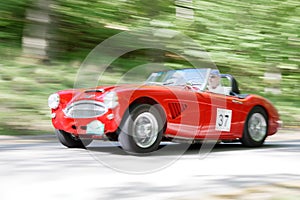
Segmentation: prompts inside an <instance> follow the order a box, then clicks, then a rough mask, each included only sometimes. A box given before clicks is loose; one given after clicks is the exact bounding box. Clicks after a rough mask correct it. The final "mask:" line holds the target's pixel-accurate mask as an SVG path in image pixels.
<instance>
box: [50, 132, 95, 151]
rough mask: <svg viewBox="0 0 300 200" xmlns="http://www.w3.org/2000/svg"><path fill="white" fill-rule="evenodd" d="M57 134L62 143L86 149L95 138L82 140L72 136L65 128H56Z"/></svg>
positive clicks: (69, 146)
mask: <svg viewBox="0 0 300 200" xmlns="http://www.w3.org/2000/svg"><path fill="white" fill-rule="evenodd" d="M55 133H56V136H57V138H58V140H59V141H60V143H61V144H62V145H64V146H66V147H68V148H83V149H85V148H86V146H88V145H89V144H90V143H91V142H92V141H93V140H92V139H84V140H81V139H79V138H76V137H75V136H72V135H71V133H67V132H65V131H63V130H58V129H56V130H55Z"/></svg>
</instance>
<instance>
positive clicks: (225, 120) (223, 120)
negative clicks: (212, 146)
mask: <svg viewBox="0 0 300 200" xmlns="http://www.w3.org/2000/svg"><path fill="white" fill-rule="evenodd" d="M231 118H232V110H227V109H222V108H217V116H216V130H218V131H230V126H231Z"/></svg>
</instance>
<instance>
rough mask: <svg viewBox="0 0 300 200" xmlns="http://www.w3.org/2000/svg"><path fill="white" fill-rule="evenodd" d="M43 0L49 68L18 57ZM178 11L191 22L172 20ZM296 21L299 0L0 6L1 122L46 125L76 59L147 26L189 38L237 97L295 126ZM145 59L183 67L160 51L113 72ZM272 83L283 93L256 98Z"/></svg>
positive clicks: (118, 0) (126, 61)
mask: <svg viewBox="0 0 300 200" xmlns="http://www.w3.org/2000/svg"><path fill="white" fill-rule="evenodd" d="M43 1H47V2H48V3H49V5H48V4H47V5H48V8H47V9H48V10H49V16H50V22H49V24H48V26H49V28H48V30H47V35H46V39H47V40H48V42H49V47H48V49H47V51H48V55H49V58H50V63H51V65H49V66H45V65H40V64H36V63H35V62H24V60H23V55H22V37H23V36H24V27H25V26H26V24H28V23H32V21H31V22H30V19H28V17H26V16H27V15H28V12H29V8H30V9H38V8H37V7H36V5H37V4H38V3H40V2H43ZM178 8H179V9H183V10H185V11H186V12H190V13H192V14H193V17H190V18H189V17H180V16H178V14H176V11H177V10H178ZM299 24H300V2H299V0H268V1H266V0H253V1H239V0H223V1H217V0H200V1H198V0H193V1H192V3H189V1H178V0H177V1H176V0H152V1H148V0H130V1H129V0H114V1H106V0H89V1H82V0H8V1H1V2H0V64H1V66H0V67H1V68H0V72H1V78H0V83H1V85H0V94H1V99H0V100H1V105H0V119H1V123H0V125H1V124H2V125H3V124H4V125H9V124H10V123H7V120H9V121H10V122H11V121H16V119H18V120H21V121H22V120H24V123H23V124H24V126H27V125H28V124H29V123H31V122H30V121H31V120H29V118H34V120H33V121H34V122H35V123H37V122H38V121H43V120H45V121H44V122H43V123H44V124H45V123H46V120H49V119H48V118H47V117H46V113H47V111H48V110H47V107H46V104H47V103H46V99H47V96H48V95H49V93H51V92H54V91H56V90H60V89H66V88H70V87H73V81H74V78H75V75H76V72H77V70H78V67H79V65H80V62H82V61H83V60H84V58H85V56H86V55H87V54H88V53H89V52H90V51H91V50H92V49H93V48H94V47H96V46H97V45H98V44H99V43H101V42H102V41H104V40H105V39H107V38H109V37H110V36H113V35H115V34H117V33H120V32H122V31H124V30H132V29H134V28H138V27H153V28H165V29H171V30H176V31H180V32H182V33H183V34H186V35H187V36H189V37H191V38H192V39H194V40H195V41H196V42H197V43H198V45H200V46H201V47H202V48H203V49H204V50H205V51H207V52H209V54H210V56H211V58H212V60H213V61H214V62H215V63H216V65H217V66H218V68H219V69H220V71H221V72H223V73H231V74H233V75H234V76H236V77H237V79H238V80H239V83H240V87H241V90H242V91H243V92H249V93H257V94H261V95H263V96H267V97H269V98H270V99H271V101H273V103H274V104H275V105H276V106H277V108H279V111H280V113H281V114H282V115H283V118H284V119H285V123H286V124H287V125H297V126H299V125H300V105H299V100H298V98H299V96H300V66H299V63H300V51H299V49H300V48H299V47H300V25H299ZM175 48H176V47H175ZM178 48H180V47H178ZM151 56H161V57H160V60H161V61H163V62H166V63H169V64H170V65H172V64H174V62H176V63H184V61H182V60H178V59H177V60H176V61H172V60H171V59H170V57H168V58H166V54H165V53H164V52H161V53H160V54H158V53H157V52H154V53H150V52H145V51H137V52H134V53H133V54H131V55H125V56H123V57H122V58H120V59H119V60H117V61H116V62H114V68H115V69H117V70H115V73H118V72H120V71H127V70H128V69H130V68H132V67H134V64H137V65H139V64H143V63H147V61H149V60H150V61H151V60H152V59H153V58H151ZM265 72H276V73H281V74H282V79H281V81H280V82H276V83H273V82H270V81H266V80H265V79H263V77H264V73H265ZM273 86H275V87H277V88H280V90H281V92H282V94H281V95H271V94H265V93H263V91H264V88H265V87H273ZM10 99H13V100H11V101H10V103H7V101H9V100H10ZM8 111H9V112H8ZM7 113H9V114H8V116H9V117H7ZM37 113H39V114H37ZM16 116H19V118H17V117H16ZM20 116H21V117H20ZM23 118H24V119H23ZM21 124H22V123H21ZM9 126H10V125H9ZM0 132H1V130H0Z"/></svg>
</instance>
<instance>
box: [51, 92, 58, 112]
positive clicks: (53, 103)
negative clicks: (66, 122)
mask: <svg viewBox="0 0 300 200" xmlns="http://www.w3.org/2000/svg"><path fill="white" fill-rule="evenodd" d="M59 102H60V97H59V95H58V94H57V93H55V94H51V95H50V96H49V98H48V106H49V108H52V109H56V108H57V107H58V105H59Z"/></svg>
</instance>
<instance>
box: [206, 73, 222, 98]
mask: <svg viewBox="0 0 300 200" xmlns="http://www.w3.org/2000/svg"><path fill="white" fill-rule="evenodd" d="M208 90H209V91H210V92H213V93H218V94H224V88H223V87H222V85H221V76H220V73H219V71H218V70H211V72H210V75H209V78H208Z"/></svg>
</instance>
